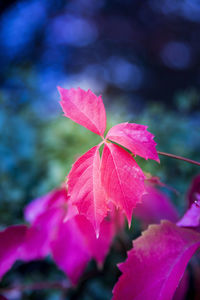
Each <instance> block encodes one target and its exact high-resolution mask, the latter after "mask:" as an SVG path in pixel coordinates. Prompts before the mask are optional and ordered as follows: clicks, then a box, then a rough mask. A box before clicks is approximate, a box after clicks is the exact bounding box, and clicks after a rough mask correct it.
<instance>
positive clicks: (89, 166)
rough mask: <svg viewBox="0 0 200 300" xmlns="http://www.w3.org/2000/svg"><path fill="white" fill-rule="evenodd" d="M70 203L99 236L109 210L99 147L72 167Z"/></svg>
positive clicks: (91, 150) (69, 178)
mask: <svg viewBox="0 0 200 300" xmlns="http://www.w3.org/2000/svg"><path fill="white" fill-rule="evenodd" d="M68 191H69V195H70V199H69V201H70V202H71V203H72V204H73V205H76V206H77V208H78V211H79V214H82V215H84V216H85V217H86V218H87V219H88V220H89V221H90V222H91V223H92V224H93V226H94V229H95V231H96V234H97V236H98V232H99V228H100V224H101V222H102V221H103V219H104V218H105V217H106V215H107V212H108V208H107V203H106V197H105V194H104V189H103V187H102V184H101V177H100V154H99V146H95V147H93V148H91V149H90V150H89V151H88V152H86V153H85V154H84V155H82V156H81V157H80V158H79V159H78V160H77V161H76V162H75V163H74V165H73V166H72V169H71V171H70V173H69V175H68Z"/></svg>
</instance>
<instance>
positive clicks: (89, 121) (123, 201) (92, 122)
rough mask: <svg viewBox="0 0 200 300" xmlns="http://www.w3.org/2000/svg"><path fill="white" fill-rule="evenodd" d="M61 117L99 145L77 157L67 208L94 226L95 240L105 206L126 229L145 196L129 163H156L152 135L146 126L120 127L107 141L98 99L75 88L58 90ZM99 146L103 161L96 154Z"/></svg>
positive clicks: (135, 167)
mask: <svg viewBox="0 0 200 300" xmlns="http://www.w3.org/2000/svg"><path fill="white" fill-rule="evenodd" d="M59 92H60V95H61V107H62V109H63V112H64V115H65V116H66V117H68V118H70V119H71V120H73V121H75V122H76V123H78V124H80V125H82V126H84V127H86V128H87V129H89V130H91V131H92V132H94V133H96V134H98V135H99V136H100V137H101V138H102V141H101V143H100V144H99V145H97V146H95V147H93V148H92V149H90V150H89V151H88V152H86V153H85V154H84V155H83V156H81V157H80V158H79V159H78V160H77V161H76V162H75V164H74V165H73V167H72V169H71V171H70V173H69V175H68V178H67V179H68V192H69V196H70V199H69V201H70V203H71V204H72V205H74V206H76V207H77V209H78V212H79V214H81V215H84V216H85V217H86V218H87V219H88V220H89V221H90V222H91V223H92V225H93V226H94V229H95V231H96V234H97V236H98V235H99V227H100V224H101V222H102V221H103V220H104V218H105V217H106V216H107V214H108V212H109V204H110V203H113V205H114V206H115V207H116V208H118V209H120V211H121V212H122V213H124V214H125V215H126V216H127V219H128V222H129V224H130V223H131V219H132V212H133V209H134V208H135V207H136V205H137V203H139V202H141V199H142V196H143V194H144V193H145V186H144V179H145V176H144V174H143V172H142V170H141V169H140V167H139V166H138V164H137V163H136V161H135V160H134V158H133V157H132V155H131V154H130V153H129V152H128V151H126V150H124V149H123V148H122V147H120V146H118V145H116V144H113V143H111V142H109V141H113V142H115V143H118V144H120V145H121V146H123V147H125V148H127V149H128V150H129V151H131V152H132V153H133V154H134V155H135V156H136V155H139V156H141V157H143V158H145V159H154V160H156V161H159V158H158V155H157V151H156V148H155V146H156V143H155V142H154V140H153V137H154V136H153V135H152V134H151V133H150V132H148V131H147V126H144V125H138V124H134V123H122V124H118V125H116V126H114V127H112V128H111V129H110V130H109V131H108V133H107V135H106V137H105V138H104V133H105V130H106V112H105V108H104V104H103V101H102V98H101V96H100V97H97V96H95V95H94V94H93V93H92V92H91V91H90V90H89V91H87V92H86V91H84V90H82V89H80V88H78V89H77V90H76V89H70V90H66V89H63V88H59ZM101 145H104V148H103V152H102V157H101V158H100V153H99V148H100V147H101Z"/></svg>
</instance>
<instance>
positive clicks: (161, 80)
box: [0, 0, 200, 299]
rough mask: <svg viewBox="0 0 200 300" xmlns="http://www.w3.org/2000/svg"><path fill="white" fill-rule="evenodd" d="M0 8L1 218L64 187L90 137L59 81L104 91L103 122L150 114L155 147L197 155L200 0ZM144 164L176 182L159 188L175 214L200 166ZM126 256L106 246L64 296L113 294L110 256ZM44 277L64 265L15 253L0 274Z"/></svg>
mask: <svg viewBox="0 0 200 300" xmlns="http://www.w3.org/2000/svg"><path fill="white" fill-rule="evenodd" d="M0 10H1V16H0V82H1V85H0V160H1V163H0V226H1V228H4V227H5V226H7V225H11V224H19V223H22V222H24V221H23V207H24V206H25V205H26V204H27V203H28V202H30V201H31V200H32V199H34V198H35V197H38V196H40V195H42V194H44V193H46V192H48V191H49V190H51V189H53V188H55V187H56V186H57V185H59V184H60V183H61V182H62V181H63V180H64V178H65V176H66V175H67V172H68V171H69V170H70V167H71V164H72V163H73V161H74V159H75V158H76V157H77V155H80V154H82V153H84V152H85V151H87V149H89V147H90V146H92V145H94V144H95V143H96V141H97V137H96V136H95V135H94V134H92V133H90V132H88V131H87V130H86V129H84V128H81V126H78V125H76V124H73V123H72V122H71V121H69V120H67V119H66V118H63V117H62V112H61V109H60V107H59V104H58V101H59V95H58V92H57V89H56V87H57V86H58V85H60V86H62V87H65V88H70V87H78V86H80V87H82V88H84V89H88V88H90V89H91V90H92V91H93V92H95V93H96V94H102V96H103V99H104V103H105V106H106V109H107V115H108V127H110V126H111V125H113V124H116V123H118V122H125V121H130V122H131V121H132V122H136V123H141V124H146V125H148V126H149V130H150V131H151V132H152V133H154V135H155V136H156V142H157V143H158V149H159V150H160V151H166V152H167V151H168V152H172V153H174V154H179V155H183V156H186V157H189V158H191V159H196V160H199V161H200V154H199V153H200V151H199V149H200V93H199V86H200V1H198V0H182V1H178V0H177V1H176V0H160V1H156V0H149V1H141V0H138V1H137V0H134V1H131V0H130V1H128V0H116V1H114V0H107V1H106V0H98V1H94V0H73V1H64V0H57V1H56V0H43V1H41V0H40V1H39V0H30V1H1V2H0ZM139 163H140V165H141V166H142V167H143V169H144V170H146V171H150V172H151V173H153V174H154V175H157V176H160V177H161V180H162V181H163V182H165V183H166V184H168V185H170V186H172V187H173V188H175V189H176V190H177V191H178V192H179V196H177V195H175V194H174V193H171V192H170V191H168V190H165V192H166V193H168V194H169V196H170V197H171V198H172V201H173V202H174V203H175V205H176V206H177V209H178V210H179V212H180V214H182V213H183V211H184V209H185V207H186V206H187V203H186V202H185V193H186V191H187V188H188V186H189V184H190V181H191V179H192V178H193V176H194V175H195V174H197V173H198V172H199V169H198V167H196V166H191V165H188V164H186V163H183V162H179V161H177V162H176V161H172V160H171V159H168V158H161V164H160V165H157V164H156V163H154V162H152V161H150V162H144V161H143V160H140V161H139ZM136 232H137V230H136ZM136 235H137V233H136ZM133 237H135V236H134V234H132V233H131V234H130V239H131V238H133ZM130 246H131V243H130V244H129V247H130ZM122 257H123V258H122ZM124 257H125V253H124V254H123V255H122V254H121V253H117V254H116V251H114V250H112V253H111V255H110V256H109V259H108V261H107V262H106V265H105V270H104V273H103V277H102V276H100V277H98V278H97V279H94V280H91V281H88V282H87V283H85V285H83V287H81V288H79V290H78V292H77V295H78V296H76V297H78V298H75V296H70V297H71V298H70V299H110V297H111V290H112V287H113V285H114V282H115V281H116V278H117V276H118V275H119V273H118V272H117V269H116V268H115V267H114V266H115V264H116V263H118V262H119V261H120V259H121V261H122V259H124ZM90 267H91V268H95V266H94V265H92V266H90ZM113 270H115V272H114V271H113ZM30 271H31V272H30ZM109 271H111V272H112V274H115V275H113V278H112V279H110V272H109ZM47 277H48V278H49V279H52V278H53V279H55V278H56V279H58V278H64V275H63V274H62V273H61V272H59V271H58V270H57V269H56V267H55V266H54V264H53V263H52V262H51V261H50V260H47V261H45V262H43V263H42V262H37V263H30V264H27V265H25V266H24V265H22V264H20V263H18V264H17V265H16V266H15V267H14V269H13V270H12V271H11V272H10V273H8V275H6V276H5V278H4V281H3V283H2V284H3V286H4V285H5V286H7V285H12V284H13V282H15V281H18V280H19V281H20V280H21V281H27V282H29V280H30V281H34V280H35V279H37V280H40V279H41V280H43V279H46V278H47ZM102 291H103V292H102ZM59 296H60V295H59V294H58V293H57V292H55V293H54V292H51V291H49V292H29V293H28V294H27V293H23V295H21V294H20V295H14V296H12V295H11V296H10V297H11V298H10V299H22V298H23V299H59V298H58V297H59ZM73 297H74V298H73ZM190 297H192V296H190ZM190 299H192V298H190Z"/></svg>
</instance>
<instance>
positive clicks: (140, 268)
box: [113, 221, 200, 300]
mask: <svg viewBox="0 0 200 300" xmlns="http://www.w3.org/2000/svg"><path fill="white" fill-rule="evenodd" d="M199 247H200V234H199V233H197V232H196V231H194V230H191V229H186V228H180V227H178V226H176V225H175V224H173V223H171V222H169V221H163V222H162V223H161V225H151V226H149V228H148V230H147V231H145V232H143V235H142V236H141V237H139V238H138V239H136V240H135V241H134V242H133V249H131V250H130V251H129V253H128V258H127V260H126V261H125V262H124V263H122V264H120V266H119V268H120V270H121V272H122V275H121V276H120V278H119V280H118V282H117V284H116V285H115V287H114V291H113V294H114V296H113V300H118V299H119V300H121V299H126V300H152V299H156V300H171V299H172V297H173V295H174V292H175V290H176V288H177V286H178V284H179V282H180V280H181V278H182V276H183V274H184V271H185V269H186V266H187V264H188V262H189V260H190V259H191V257H192V256H193V254H194V253H195V252H196V250H197V249H198V248H199Z"/></svg>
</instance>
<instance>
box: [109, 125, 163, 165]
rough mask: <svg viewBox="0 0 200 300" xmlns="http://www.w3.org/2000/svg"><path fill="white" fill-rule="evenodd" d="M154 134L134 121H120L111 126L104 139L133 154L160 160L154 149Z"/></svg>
mask: <svg viewBox="0 0 200 300" xmlns="http://www.w3.org/2000/svg"><path fill="white" fill-rule="evenodd" d="M153 138H154V136H153V134H151V133H150V132H148V131H147V126H144V125H139V124H134V123H121V124H117V125H115V126H113V127H112V128H111V129H110V130H109V132H108V134H107V136H106V139H109V140H111V141H113V142H116V143H118V144H120V145H122V146H124V147H125V148H127V149H129V150H130V151H131V152H132V153H133V154H135V155H139V156H142V157H144V158H145V159H154V160H156V161H158V162H159V161H160V160H159V158H158V154H157V151H156V143H155V142H154V140H153Z"/></svg>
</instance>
